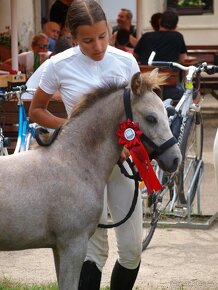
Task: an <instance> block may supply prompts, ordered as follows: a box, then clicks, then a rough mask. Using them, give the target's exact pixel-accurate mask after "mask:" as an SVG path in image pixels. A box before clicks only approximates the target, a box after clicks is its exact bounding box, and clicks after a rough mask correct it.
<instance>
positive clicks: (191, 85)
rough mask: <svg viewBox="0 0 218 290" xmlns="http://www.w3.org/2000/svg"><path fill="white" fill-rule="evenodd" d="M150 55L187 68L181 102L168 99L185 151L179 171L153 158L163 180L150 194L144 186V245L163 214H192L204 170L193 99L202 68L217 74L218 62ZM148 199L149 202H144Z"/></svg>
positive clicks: (197, 111) (171, 120)
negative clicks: (195, 62) (169, 170)
mask: <svg viewBox="0 0 218 290" xmlns="http://www.w3.org/2000/svg"><path fill="white" fill-rule="evenodd" d="M153 57H154V55H153V56H151V57H150V59H149V60H150V62H149V64H150V65H152V66H154V67H167V68H172V69H173V68H177V69H180V70H183V71H186V72H187V74H186V76H185V81H184V93H183V96H182V97H181V99H180V100H179V102H178V104H177V105H176V106H175V107H173V106H172V105H171V103H172V102H171V101H172V100H167V101H166V109H167V110H168V111H170V112H171V113H170V116H169V124H170V127H171V130H172V132H173V135H174V136H175V137H176V138H177V140H178V145H179V147H180V150H181V154H182V162H181V165H180V167H179V169H178V170H177V172H176V173H173V174H169V173H167V172H163V171H162V170H161V169H160V168H159V167H158V165H157V162H156V161H154V160H153V161H152V162H153V166H154V169H155V170H156V174H157V176H158V177H159V179H160V181H161V182H162V184H163V189H162V190H160V191H158V192H153V194H152V195H151V196H150V197H148V195H147V192H146V189H145V188H143V186H141V187H142V189H141V192H142V199H143V223H144V224H148V229H147V232H146V233H145V235H144V238H143V243H142V248H143V250H145V249H146V248H147V246H148V245H149V243H150V241H151V239H152V237H153V234H154V232H155V229H156V227H157V223H158V220H159V219H160V217H161V216H163V215H164V214H171V215H174V216H178V217H187V215H188V216H189V217H190V213H191V207H192V205H193V201H194V198H195V195H196V192H198V191H199V188H200V183H201V178H202V172H203V161H202V151H203V123H202V117H201V111H200V103H198V104H195V103H194V102H193V99H194V96H195V95H196V94H198V92H199V89H200V76H201V73H202V72H205V73H207V74H215V73H217V72H218V66H214V65H207V63H206V62H204V63H201V64H199V65H197V66H193V65H191V66H184V65H181V64H179V63H175V62H162V61H153V60H152V58H153ZM147 202H149V206H145V205H146V203H147Z"/></svg>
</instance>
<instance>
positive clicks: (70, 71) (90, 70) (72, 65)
mask: <svg viewBox="0 0 218 290" xmlns="http://www.w3.org/2000/svg"><path fill="white" fill-rule="evenodd" d="M42 67H44V69H43V72H42V76H41V79H40V83H39V86H40V88H41V89H42V90H43V91H45V92H46V93H48V94H54V93H55V91H56V90H59V91H60V94H61V96H62V99H63V102H64V104H65V107H66V111H67V113H68V114H69V113H70V112H71V110H72V108H73V105H74V104H75V102H76V101H77V99H78V98H79V97H80V96H82V95H83V94H84V93H87V92H88V91H90V90H91V89H92V88H94V87H98V86H101V85H104V83H108V82H112V83H118V84H123V83H127V84H129V83H130V81H131V78H132V76H133V74H135V73H136V72H138V71H139V66H138V64H137V61H136V59H135V58H134V57H133V55H131V54H130V53H127V52H124V51H122V50H119V49H116V48H114V47H112V46H108V48H107V51H106V53H105V56H104V58H103V59H102V60H101V61H94V60H92V59H90V58H89V57H87V56H85V55H84V54H83V53H82V52H81V51H80V48H79V46H77V47H73V48H70V49H67V50H65V51H63V52H61V53H59V54H57V55H54V56H52V57H51V59H50V60H49V61H47V62H46V64H45V65H43V66H42Z"/></svg>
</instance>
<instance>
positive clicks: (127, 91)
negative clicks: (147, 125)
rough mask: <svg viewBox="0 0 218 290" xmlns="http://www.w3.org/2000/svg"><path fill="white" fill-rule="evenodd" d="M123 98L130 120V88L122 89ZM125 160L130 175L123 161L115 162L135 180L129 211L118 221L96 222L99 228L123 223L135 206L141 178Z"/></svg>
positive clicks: (113, 226) (129, 161) (129, 162)
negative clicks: (111, 222) (110, 222)
mask: <svg viewBox="0 0 218 290" xmlns="http://www.w3.org/2000/svg"><path fill="white" fill-rule="evenodd" d="M123 100H124V107H125V112H126V115H127V118H129V119H131V120H132V110H131V103H130V89H126V88H125V89H124V93H123ZM126 162H127V163H128V165H129V167H130V169H131V171H132V175H130V174H129V173H128V172H127V170H126V168H125V167H124V166H123V163H122V162H121V161H118V162H117V164H118V166H119V167H120V171H121V173H122V174H124V175H125V176H126V177H128V178H130V179H134V181H135V191H134V196H133V200H132V204H131V207H130V209H129V212H128V213H127V215H126V216H125V217H124V218H123V219H122V220H121V221H119V222H117V223H113V224H107V225H106V224H98V227H99V228H104V229H110V228H115V227H118V226H120V225H122V224H123V223H125V222H126V221H127V220H128V219H129V218H130V217H131V215H132V213H133V212H134V210H135V206H136V203H137V200H138V194H139V181H141V178H140V176H139V173H138V172H137V171H136V170H135V165H134V163H133V162H132V161H131V160H130V158H128V159H127V160H126Z"/></svg>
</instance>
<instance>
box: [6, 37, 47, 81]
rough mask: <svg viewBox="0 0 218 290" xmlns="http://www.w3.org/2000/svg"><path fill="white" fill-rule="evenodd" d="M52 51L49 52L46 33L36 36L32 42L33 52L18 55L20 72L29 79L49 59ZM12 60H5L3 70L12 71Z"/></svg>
mask: <svg viewBox="0 0 218 290" xmlns="http://www.w3.org/2000/svg"><path fill="white" fill-rule="evenodd" d="M50 54H51V51H49V50H48V36H47V35H46V34H44V33H39V34H37V35H35V36H34V37H33V39H32V41H31V50H29V51H26V52H22V53H20V54H18V64H19V70H20V71H21V72H23V73H26V75H27V78H29V77H30V76H31V75H32V73H33V72H34V71H35V70H36V69H37V68H38V67H39V66H40V65H41V64H42V63H43V62H44V61H45V60H46V59H47V58H49V55H50ZM11 63H12V60H11V58H10V59H8V60H5V61H4V63H3V64H2V66H1V69H3V70H7V71H10V70H11Z"/></svg>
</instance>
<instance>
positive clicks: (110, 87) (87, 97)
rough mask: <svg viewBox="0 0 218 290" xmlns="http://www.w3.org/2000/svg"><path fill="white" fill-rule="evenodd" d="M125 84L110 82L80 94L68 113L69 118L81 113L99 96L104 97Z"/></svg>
mask: <svg viewBox="0 0 218 290" xmlns="http://www.w3.org/2000/svg"><path fill="white" fill-rule="evenodd" d="M125 86H126V84H123V85H118V84H115V83H110V84H106V85H104V87H98V88H95V89H93V90H91V91H90V92H89V93H87V94H84V95H82V96H81V97H80V98H79V100H78V101H77V102H76V104H75V105H74V107H73V110H72V112H71V114H70V119H71V118H72V117H75V116H77V115H79V114H81V113H82V112H83V111H84V110H86V109H87V108H88V107H90V106H92V105H93V104H94V103H95V102H97V100H98V99H99V98H104V97H106V96H108V95H110V94H112V93H114V92H116V91H118V90H120V89H123V88H124V87H125Z"/></svg>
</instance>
